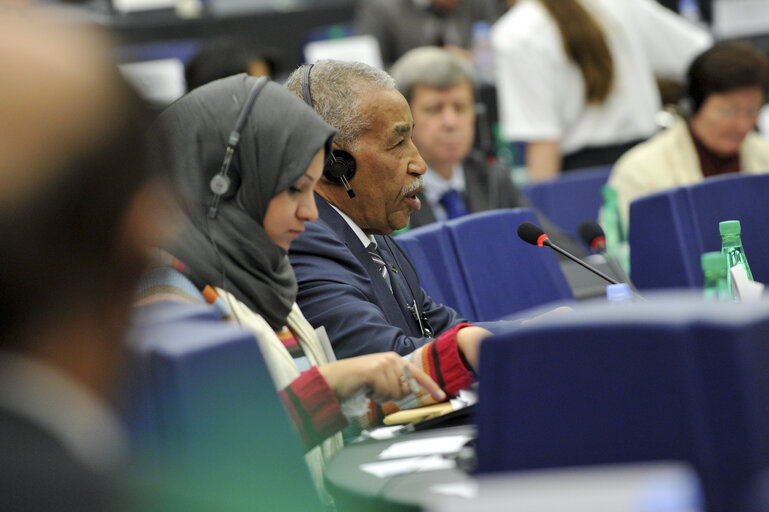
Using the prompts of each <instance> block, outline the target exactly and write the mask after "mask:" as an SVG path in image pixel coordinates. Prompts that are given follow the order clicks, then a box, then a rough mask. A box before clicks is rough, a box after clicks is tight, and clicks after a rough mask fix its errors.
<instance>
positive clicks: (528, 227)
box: [518, 222, 619, 284]
mask: <svg viewBox="0 0 769 512" xmlns="http://www.w3.org/2000/svg"><path fill="white" fill-rule="evenodd" d="M518 236H519V237H520V238H521V240H523V241H524V242H527V243H530V244H531V245H538V246H540V247H542V246H547V247H550V248H551V249H553V250H554V251H555V252H558V253H561V254H563V255H564V256H566V257H567V258H569V259H570V260H572V261H573V262H574V263H577V264H579V265H582V266H583V267H585V268H586V269H588V270H589V271H590V272H592V273H593V274H595V275H597V276H598V277H600V278H602V279H604V280H606V281H608V282H609V283H611V284H619V282H617V281H615V280H614V279H612V278H611V277H609V276H607V275H606V274H604V273H603V272H601V271H600V270H598V269H597V268H595V267H593V266H591V265H588V264H587V263H585V262H584V261H582V260H581V259H579V258H577V257H576V256H574V255H573V254H571V253H569V252H566V251H565V250H563V249H561V248H560V247H558V246H557V245H555V244H554V243H553V242H551V241H550V237H548V236H547V233H545V232H544V231H542V228H540V227H539V226H537V225H536V224H532V223H531V222H521V223H520V225H519V226H518Z"/></svg>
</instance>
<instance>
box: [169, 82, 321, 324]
mask: <svg viewBox="0 0 769 512" xmlns="http://www.w3.org/2000/svg"><path fill="white" fill-rule="evenodd" d="M256 80H257V79H256V78H254V77H250V76H247V75H236V76H232V77H229V78H224V79H222V80H217V81H215V82H212V83H210V84H207V85H204V86H202V87H199V88H197V89H195V90H194V91H192V92H191V93H189V94H187V95H186V96H184V97H183V98H181V99H180V100H178V101H177V102H175V103H174V104H173V105H171V106H170V107H168V109H166V110H165V111H164V112H163V113H162V114H161V115H160V116H159V117H158V120H157V122H156V129H157V131H156V132H155V141H156V144H155V146H156V154H161V156H160V157H159V158H160V161H161V162H162V163H161V165H164V166H165V167H167V169H168V170H169V171H170V174H171V177H172V180H173V182H174V186H175V188H176V190H177V191H178V193H179V195H180V199H181V202H182V205H183V207H184V211H185V213H186V222H185V225H184V227H183V229H182V231H181V233H180V235H179V236H178V238H177V240H176V241H175V242H174V244H173V245H172V246H171V247H170V252H171V253H172V254H173V255H174V256H176V257H177V258H179V259H180V260H181V261H182V262H183V263H184V264H185V266H186V270H185V273H186V274H187V275H188V276H189V277H190V278H191V279H192V280H193V282H195V283H196V284H197V285H198V286H203V285H206V284H210V285H212V286H219V287H221V288H223V289H225V290H227V291H229V292H230V293H232V294H234V295H235V296H236V297H237V298H238V299H239V300H240V301H242V302H243V303H245V304H246V305H247V306H249V307H250V308H251V309H252V310H254V311H255V312H256V313H258V314H260V315H261V316H262V317H263V318H264V319H265V320H266V321H267V323H269V324H270V326H271V327H272V328H273V329H276V330H277V329H279V328H281V327H282V326H284V325H285V324H286V317H287V316H288V313H289V311H290V310H291V306H292V304H293V303H294V300H295V298H296V292H297V284H296V278H295V277H294V272H293V270H292V269H291V265H290V264H289V262H288V257H287V255H286V252H285V251H284V250H283V249H281V248H280V247H278V246H277V245H275V244H273V243H272V241H271V240H270V238H269V237H268V236H267V233H266V232H265V230H264V215H265V213H266V212H267V206H268V205H269V203H270V200H271V199H272V198H273V197H275V196H276V195H278V194H280V193H281V192H283V191H284V190H286V189H288V188H289V187H290V186H291V185H292V184H293V183H294V182H295V181H296V180H297V179H298V178H299V177H301V176H302V175H303V174H304V173H305V172H306V170H307V167H308V166H309V165H310V162H311V161H312V158H313V157H314V156H315V154H316V153H317V152H318V151H319V150H320V149H324V148H325V151H326V154H327V155H328V154H329V151H330V149H331V141H332V139H333V136H334V134H335V133H336V132H335V130H334V129H333V128H331V127H330V126H329V125H327V124H326V123H325V122H324V121H323V120H322V119H321V118H320V117H319V116H318V115H317V114H316V113H315V111H313V110H312V109H311V108H310V107H309V106H307V105H305V104H304V103H303V102H302V101H301V100H300V99H299V98H297V97H296V96H295V95H294V94H292V93H291V92H289V91H288V90H286V89H285V88H283V87H282V86H280V85H278V84H275V83H272V82H270V83H267V84H266V85H265V86H264V87H263V88H262V90H261V92H260V93H259V95H258V96H257V98H256V101H255V102H254V104H253V106H252V107H251V109H250V112H249V114H248V118H247V120H246V123H245V125H244V126H243V129H242V130H241V137H240V144H239V145H238V147H237V149H236V151H235V156H234V158H233V160H232V164H231V166H230V170H229V175H230V177H232V183H233V184H232V186H231V190H234V193H230V194H227V195H225V196H224V198H223V199H222V200H221V203H220V205H219V209H218V213H217V216H216V218H215V219H208V216H207V214H208V209H209V207H210V205H211V200H212V198H213V193H212V192H211V190H210V188H209V182H210V180H211V177H212V176H214V175H215V174H217V173H218V172H219V170H220V167H221V164H222V160H223V159H224V153H225V148H226V147H227V139H228V137H229V135H230V132H231V131H232V129H233V128H234V126H235V121H236V119H237V116H238V114H239V112H240V110H241V108H242V106H243V104H244V103H245V101H246V98H247V96H248V93H249V91H250V90H251V88H252V86H253V84H254V83H255V81H256Z"/></svg>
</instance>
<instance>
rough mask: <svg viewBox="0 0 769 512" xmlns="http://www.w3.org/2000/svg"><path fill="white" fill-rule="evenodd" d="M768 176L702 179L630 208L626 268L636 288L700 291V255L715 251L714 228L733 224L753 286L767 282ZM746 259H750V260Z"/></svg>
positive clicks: (717, 247)
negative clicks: (738, 225) (739, 233)
mask: <svg viewBox="0 0 769 512" xmlns="http://www.w3.org/2000/svg"><path fill="white" fill-rule="evenodd" d="M767 197H769V174H763V175H744V174H737V175H731V176H723V177H714V178H708V179H707V180H705V181H703V182H701V183H697V184H694V185H689V186H686V187H678V188H674V189H670V190H666V191H663V192H659V193H657V194H653V195H649V196H646V197H643V198H640V199H638V200H636V201H634V202H633V203H631V205H630V230H629V240H630V258H631V263H630V268H631V277H632V279H633V282H634V283H635V285H636V286H637V287H639V288H646V289H649V288H674V287H697V288H698V287H701V286H702V281H703V279H702V270H701V267H700V255H701V254H702V253H703V252H707V251H719V250H720V249H721V237H720V235H719V232H718V223H719V222H720V221H722V220H731V219H737V220H739V221H740V223H741V225H742V241H743V245H744V246H745V251H746V253H747V256H748V261H749V263H750V268H751V270H752V272H753V277H754V278H755V280H756V281H759V282H763V283H767V282H769V261H767V260H766V258H763V257H761V256H762V255H764V254H767V253H769V215H768V214H767V207H766V198H767ZM751 255H753V256H752V257H751Z"/></svg>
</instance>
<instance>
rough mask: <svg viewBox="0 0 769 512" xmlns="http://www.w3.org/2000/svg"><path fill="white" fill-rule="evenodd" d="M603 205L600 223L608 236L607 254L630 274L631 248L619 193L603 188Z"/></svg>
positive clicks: (608, 187)
mask: <svg viewBox="0 0 769 512" xmlns="http://www.w3.org/2000/svg"><path fill="white" fill-rule="evenodd" d="M601 198H602V199H603V204H602V205H601V209H600V210H599V212H598V223H599V224H600V225H601V227H602V228H603V232H604V235H605V236H606V252H608V253H609V254H610V255H611V256H612V257H614V259H616V260H617V261H619V262H620V265H622V270H624V271H625V273H626V274H630V246H629V245H628V241H627V235H626V234H625V229H624V227H623V225H622V217H620V214H619V204H618V203H617V191H616V190H614V189H613V188H612V187H610V186H609V185H604V186H603V187H602V188H601Z"/></svg>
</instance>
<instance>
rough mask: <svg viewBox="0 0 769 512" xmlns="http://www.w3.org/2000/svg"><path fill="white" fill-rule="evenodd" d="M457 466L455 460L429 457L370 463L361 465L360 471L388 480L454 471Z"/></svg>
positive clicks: (436, 456)
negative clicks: (390, 478) (426, 473)
mask: <svg viewBox="0 0 769 512" xmlns="http://www.w3.org/2000/svg"><path fill="white" fill-rule="evenodd" d="M456 465H457V463H456V461H455V460H454V459H447V458H445V457H441V456H440V455H430V456H428V457H409V458H406V459H397V460H385V461H380V462H369V463H368V464H361V465H360V469H361V471H365V472H366V473H369V474H371V475H374V476H377V477H379V478H386V477H388V476H394V475H403V474H408V473H419V472H421V471H437V470H439V469H452V468H454V467H456Z"/></svg>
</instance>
